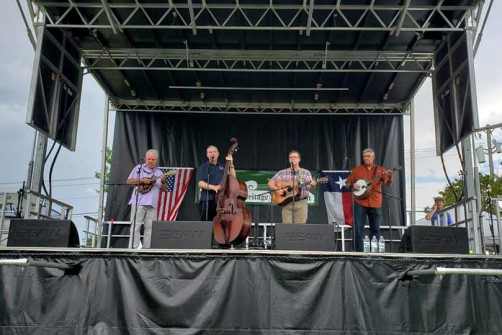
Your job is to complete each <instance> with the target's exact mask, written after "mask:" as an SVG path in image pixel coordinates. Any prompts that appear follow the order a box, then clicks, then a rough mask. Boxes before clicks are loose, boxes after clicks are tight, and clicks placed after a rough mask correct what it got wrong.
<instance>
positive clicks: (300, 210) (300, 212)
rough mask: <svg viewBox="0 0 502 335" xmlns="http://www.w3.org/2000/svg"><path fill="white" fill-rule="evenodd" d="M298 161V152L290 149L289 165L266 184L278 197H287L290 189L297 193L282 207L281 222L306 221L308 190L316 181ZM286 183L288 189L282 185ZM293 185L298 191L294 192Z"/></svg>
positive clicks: (299, 159) (294, 192)
mask: <svg viewBox="0 0 502 335" xmlns="http://www.w3.org/2000/svg"><path fill="white" fill-rule="evenodd" d="M300 161H301V157H300V153H299V152H298V151H296V150H292V151H290V153H289V163H290V164H291V167H290V168H287V169H284V170H280V171H279V172H277V173H276V174H275V176H273V177H272V179H270V180H269V182H268V186H269V187H270V188H271V189H272V190H274V192H275V193H276V194H277V196H278V197H283V198H287V194H288V192H289V193H291V191H293V194H296V193H298V195H297V196H296V197H295V199H294V201H290V202H288V203H287V204H286V205H284V207H282V223H306V222H307V215H308V204H307V202H308V197H309V190H311V189H313V188H314V187H315V186H316V184H317V183H316V181H315V180H313V179H312V175H311V174H310V172H309V171H308V170H306V169H302V168H300ZM288 183H289V184H290V186H289V187H290V189H288V187H285V186H284V185H285V184H288ZM299 185H301V188H300V187H298V186H299ZM295 187H298V189H299V190H298V192H296V189H295ZM300 190H301V191H300ZM293 206H294V213H293ZM293 218H294V221H293Z"/></svg>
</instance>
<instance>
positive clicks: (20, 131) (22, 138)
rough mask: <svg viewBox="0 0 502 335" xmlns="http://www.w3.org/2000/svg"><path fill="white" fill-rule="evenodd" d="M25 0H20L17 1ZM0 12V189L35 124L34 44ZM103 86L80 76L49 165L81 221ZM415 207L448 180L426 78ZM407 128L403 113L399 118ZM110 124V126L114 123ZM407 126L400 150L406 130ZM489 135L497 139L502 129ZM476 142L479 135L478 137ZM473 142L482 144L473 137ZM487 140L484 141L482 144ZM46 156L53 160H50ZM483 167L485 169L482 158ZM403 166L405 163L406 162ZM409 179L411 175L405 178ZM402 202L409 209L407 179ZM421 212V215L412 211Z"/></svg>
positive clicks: (486, 118)
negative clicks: (74, 116) (78, 92)
mask: <svg viewBox="0 0 502 335" xmlns="http://www.w3.org/2000/svg"><path fill="white" fill-rule="evenodd" d="M21 2H22V3H23V5H25V4H26V3H25V1H21ZM2 8H3V10H2V11H0V50H1V51H0V78H1V80H0V115H1V118H0V120H1V121H0V147H1V150H0V162H2V164H1V168H0V191H5V190H17V189H19V188H20V187H21V186H22V181H23V180H25V179H26V175H27V170H28V162H29V159H30V157H31V151H32V146H33V138H34V130H33V129H32V128H31V127H29V126H27V125H26V124H25V118H26V109H27V102H28V95H29V90H30V80H31V72H32V65H33V57H34V50H33V47H32V46H31V44H30V43H29V40H28V37H27V34H26V29H25V27H24V24H23V21H22V19H21V15H20V13H19V11H18V8H17V6H16V2H15V1H5V2H4V3H3V7H2ZM501 31H502V3H501V2H500V1H496V2H495V4H494V5H493V9H492V12H491V14H490V18H489V21H488V23H487V25H486V28H485V32H484V36H483V40H482V42H481V46H480V48H479V50H478V54H477V56H476V59H475V69H476V85H477V93H478V107H479V119H480V125H481V126H483V125H486V124H488V123H489V124H496V123H500V122H502V109H501V107H500V104H501V102H502V98H501V95H502V66H501V65H502V62H501V61H502V45H501V43H500V40H501V39H500V35H499V34H500V32H501ZM103 109H104V93H103V92H102V90H101V88H100V87H99V86H98V85H97V84H96V82H95V81H94V80H93V78H92V77H90V76H85V77H84V84H83V93H82V99H81V108H80V119H79V129H78V137H77V150H76V151H75V152H69V151H68V150H64V149H63V150H61V153H60V156H59V158H58V160H57V163H56V165H55V169H54V173H53V179H54V180H55V182H54V183H53V184H54V188H53V195H54V197H55V198H56V199H58V200H61V201H63V202H66V203H68V204H71V205H73V206H74V207H75V209H74V213H75V214H76V215H75V217H74V221H76V222H77V223H79V224H80V225H82V223H83V218H82V214H83V213H90V214H93V215H94V216H95V215H96V213H97V210H98V194H97V192H96V190H97V189H98V188H99V182H98V180H96V179H95V178H94V172H95V171H98V170H99V169H100V159H101V156H100V154H101V153H100V152H101V142H102V133H103ZM415 112H416V115H417V116H416V134H417V136H416V149H417V150H416V156H417V169H416V170H417V172H416V174H417V178H416V180H417V209H418V210H421V209H423V208H424V207H425V206H426V205H430V204H431V202H432V201H431V198H432V197H433V196H435V195H437V194H438V192H439V191H440V190H442V189H443V188H444V186H445V185H446V179H445V177H444V174H443V172H442V168H441V163H440V159H439V158H438V157H436V155H435V135H434V124H433V108H432V93H431V84H430V80H427V81H426V82H425V84H424V85H423V86H422V88H421V90H420V91H419V93H418V94H417V96H416V98H415ZM405 124H406V125H407V127H409V126H408V125H409V117H405ZM112 126H113V125H112ZM408 129H409V128H407V131H406V141H407V143H406V149H405V150H406V157H407V158H409V156H410V151H409V137H408ZM495 135H496V136H497V137H498V138H499V139H501V140H502V131H497V132H496V133H495ZM478 141H479V140H478ZM478 144H481V142H479V143H478ZM485 146H486V143H485ZM499 156H500V155H499V154H497V155H496V156H495V159H496V166H495V171H499V170H500V164H499V162H500V157H499ZM446 157H447V160H446V163H447V169H448V171H449V174H450V176H451V177H452V178H454V177H456V176H457V171H458V170H459V164H458V158H457V157H456V155H455V152H453V151H450V152H448V153H447V154H446ZM49 162H51V161H49ZM482 168H483V169H484V170H487V169H488V166H487V165H486V164H485V165H483V166H482ZM406 171H407V172H409V165H408V166H407V168H406ZM408 181H409V178H408ZM407 184H408V185H407V190H408V195H407V199H408V209H409V208H410V203H409V201H410V197H409V182H408V183H407ZM417 216H418V217H421V215H420V214H418V215H417Z"/></svg>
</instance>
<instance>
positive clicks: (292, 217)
mask: <svg viewBox="0 0 502 335" xmlns="http://www.w3.org/2000/svg"><path fill="white" fill-rule="evenodd" d="M290 164H291V180H292V181H293V205H292V215H291V223H292V224H295V202H296V201H295V198H296V189H295V170H294V169H293V163H290ZM300 192H301V190H300Z"/></svg>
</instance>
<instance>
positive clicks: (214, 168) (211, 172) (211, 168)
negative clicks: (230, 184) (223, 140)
mask: <svg viewBox="0 0 502 335" xmlns="http://www.w3.org/2000/svg"><path fill="white" fill-rule="evenodd" d="M224 172H225V164H222V163H216V164H211V163H209V161H207V162H205V163H204V164H202V165H201V166H199V169H198V170H197V184H198V183H199V181H203V182H206V183H209V184H211V185H218V184H219V183H220V182H221V180H222V179H223V173H224ZM215 195H216V192H214V191H208V190H205V189H202V190H201V192H200V201H201V202H203V201H206V196H207V199H208V200H215Z"/></svg>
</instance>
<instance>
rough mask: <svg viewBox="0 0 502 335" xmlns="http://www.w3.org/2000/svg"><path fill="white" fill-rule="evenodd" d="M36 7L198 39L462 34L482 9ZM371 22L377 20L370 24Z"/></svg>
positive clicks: (90, 23) (91, 22) (53, 19)
mask: <svg viewBox="0 0 502 335" xmlns="http://www.w3.org/2000/svg"><path fill="white" fill-rule="evenodd" d="M33 2H34V3H36V4H37V5H39V6H42V7H43V8H44V11H45V13H46V14H47V18H48V25H47V26H48V27H58V28H86V29H92V28H98V29H112V30H113V31H114V32H115V33H117V32H118V31H123V30H124V29H182V30H191V31H192V33H193V34H197V31H198V30H209V31H212V30H282V31H284V30H296V31H305V33H306V35H307V36H309V35H310V32H311V31H387V32H390V33H391V34H394V33H396V35H399V33H400V32H403V31H412V32H427V31H461V30H465V29H466V27H468V26H470V25H469V22H468V21H469V20H472V19H473V18H474V17H476V16H475V15H471V14H472V12H475V11H476V10H477V8H478V6H481V3H482V1H478V2H475V5H473V6H454V5H448V6H446V5H443V2H444V0H438V2H437V4H436V5H417V4H414V3H412V2H410V1H409V0H406V1H404V3H403V4H401V5H377V4H375V0H373V1H371V3H370V4H363V5H353V4H347V3H344V2H345V1H343V0H336V1H333V2H334V3H333V5H321V4H315V3H314V0H309V1H307V0H303V1H301V2H300V1H298V4H287V5H283V4H277V3H274V2H273V0H270V2H269V3H268V4H241V3H240V2H239V0H236V1H235V3H213V2H211V3H207V2H206V0H202V2H201V3H193V2H192V0H187V1H186V3H175V2H174V1H171V0H170V1H169V2H161V1H158V2H149V3H140V2H139V1H135V2H126V1H123V2H120V0H119V1H114V2H113V3H108V2H107V1H106V0H102V1H101V2H91V1H87V2H86V1H79V2H76V1H74V0H67V2H51V1H37V0H33ZM55 8H58V9H59V11H60V10H61V9H63V14H61V15H57V16H55V15H54V14H53V13H52V12H51V9H55ZM59 11H58V12H59ZM73 11H74V12H76V14H77V15H72V18H78V20H77V21H69V20H68V19H67V17H68V14H70V13H71V12H73ZM118 11H120V13H121V14H120V15H121V17H118V14H117V13H118ZM456 11H462V12H463V15H462V16H461V17H460V18H458V19H451V15H450V14H451V13H453V12H456ZM91 13H92V14H91ZM154 13H155V14H154ZM157 13H162V14H161V15H159V14H157ZM367 16H368V17H371V18H372V19H371V20H365V18H366V17H367ZM418 17H420V18H425V19H417V18H418ZM138 22H142V23H141V24H139V23H138Z"/></svg>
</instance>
